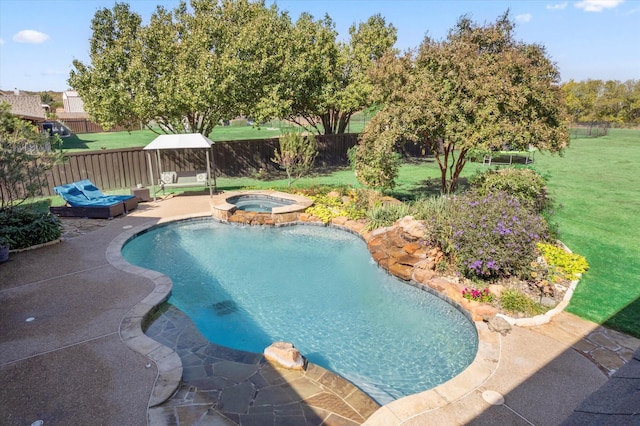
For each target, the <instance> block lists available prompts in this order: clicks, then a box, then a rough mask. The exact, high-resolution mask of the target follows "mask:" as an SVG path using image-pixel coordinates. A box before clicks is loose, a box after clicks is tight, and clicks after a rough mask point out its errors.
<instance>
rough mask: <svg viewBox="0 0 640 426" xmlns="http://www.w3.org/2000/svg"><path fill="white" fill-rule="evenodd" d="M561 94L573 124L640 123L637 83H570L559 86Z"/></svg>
mask: <svg viewBox="0 0 640 426" xmlns="http://www.w3.org/2000/svg"><path fill="white" fill-rule="evenodd" d="M562 92H563V93H564V97H565V99H566V102H567V109H568V111H569V114H570V115H571V119H572V120H573V121H574V122H576V123H578V122H589V121H608V122H612V123H618V124H638V123H640V80H627V81H625V82H620V81H614V80H608V81H602V80H587V81H573V80H569V81H568V82H566V83H564V84H563V85H562Z"/></svg>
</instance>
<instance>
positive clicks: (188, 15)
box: [69, 0, 396, 134]
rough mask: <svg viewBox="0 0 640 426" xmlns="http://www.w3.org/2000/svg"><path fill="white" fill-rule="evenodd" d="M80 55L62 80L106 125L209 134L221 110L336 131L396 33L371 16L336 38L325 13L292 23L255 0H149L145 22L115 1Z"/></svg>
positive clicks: (365, 93)
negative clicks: (164, 1) (168, 3)
mask: <svg viewBox="0 0 640 426" xmlns="http://www.w3.org/2000/svg"><path fill="white" fill-rule="evenodd" d="M92 30H93V36H92V38H91V43H90V58H91V63H90V64H84V63H82V62H80V61H77V60H76V61H74V62H73V65H74V67H75V69H74V70H73V71H72V72H71V75H70V78H69V84H70V85H71V87H73V88H74V89H76V90H77V91H78V93H79V94H80V96H81V97H82V99H83V100H84V104H85V108H86V110H87V112H88V113H89V114H90V115H91V117H92V118H93V119H95V120H96V121H97V122H99V123H100V124H102V125H103V126H104V127H106V128H110V127H113V126H115V125H124V126H129V127H131V126H133V125H135V124H138V123H143V124H145V125H149V124H150V123H153V124H155V125H158V126H159V127H160V129H161V130H162V131H163V132H165V133H184V132H200V133H203V134H209V133H210V132H211V131H212V130H213V128H214V126H215V125H216V124H217V123H218V122H219V121H220V120H222V119H229V118H233V117H236V116H238V115H251V116H254V117H255V118H257V119H258V120H260V119H268V118H274V117H277V118H288V119H290V120H292V121H295V122H297V123H299V124H302V125H305V126H306V125H310V126H312V127H314V128H315V129H316V130H317V132H318V133H322V132H324V133H326V134H332V133H343V132H344V131H345V129H346V128H347V124H348V122H349V119H350V118H351V115H352V114H353V113H354V112H356V111H359V110H361V109H363V108H366V107H368V106H369V105H370V103H371V101H372V98H371V94H372V84H371V81H370V79H369V77H368V74H367V71H368V70H369V69H370V68H371V67H372V65H373V63H374V62H375V61H376V60H377V59H378V58H380V57H381V56H382V55H383V53H384V52H386V51H387V50H389V49H390V48H391V47H392V46H393V44H394V43H395V40H396V29H395V28H394V27H393V26H392V25H390V24H389V25H387V23H386V22H385V20H384V19H383V18H382V17H380V16H379V15H376V16H373V17H371V18H369V20H368V21H367V22H365V23H360V24H359V25H358V26H357V27H356V26H355V25H354V26H352V27H351V28H350V30H349V33H350V35H351V38H350V41H349V42H348V43H338V42H337V41H336V36H337V33H336V32H335V29H334V25H333V22H332V21H331V19H330V18H329V17H328V16H325V18H324V19H322V20H319V21H314V19H313V17H311V16H310V15H309V14H306V13H304V14H302V15H301V16H300V18H299V19H298V21H297V22H296V23H295V25H294V24H293V23H292V22H291V19H290V18H289V16H288V14H287V13H283V12H280V11H279V10H278V8H277V6H275V5H273V6H271V7H266V6H265V3H264V0H261V1H250V0H222V1H218V0H191V2H190V4H189V6H187V4H186V3H185V2H181V3H180V5H179V6H178V7H177V8H176V9H175V10H173V11H167V10H166V9H165V8H163V7H162V6H158V7H157V9H156V11H155V13H154V14H153V15H152V17H151V20H150V22H149V24H148V25H142V19H141V17H140V16H139V15H138V14H136V13H134V12H132V11H131V10H130V7H129V5H127V4H125V3H116V5H115V6H114V7H113V9H107V8H105V9H101V10H99V11H98V12H97V13H96V14H95V16H94V18H93V21H92Z"/></svg>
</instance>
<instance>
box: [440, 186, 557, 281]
mask: <svg viewBox="0 0 640 426" xmlns="http://www.w3.org/2000/svg"><path fill="white" fill-rule="evenodd" d="M451 203H452V205H451V209H450V210H449V211H450V213H451V215H452V218H451V223H452V225H451V232H452V236H451V238H452V243H453V249H454V253H455V256H456V263H457V264H458V268H459V269H460V271H461V272H462V273H464V274H465V275H467V276H470V277H474V276H475V277H479V278H484V279H490V278H498V277H508V276H512V275H516V276H521V275H526V274H527V273H528V267H529V264H530V263H531V262H532V261H533V260H535V256H536V254H535V248H536V247H535V245H536V243H537V242H539V241H542V240H544V239H545V238H546V236H547V229H546V223H545V221H544V220H543V219H542V218H541V217H540V216H539V215H537V214H535V213H534V212H532V211H531V210H529V209H528V208H525V207H523V206H522V204H521V203H520V202H519V201H518V200H517V199H516V198H515V197H513V196H511V195H509V194H507V193H505V192H491V193H488V194H486V195H482V194H479V193H476V192H468V193H465V194H463V195H460V196H457V197H453V198H452V199H451Z"/></svg>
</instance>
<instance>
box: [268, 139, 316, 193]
mask: <svg viewBox="0 0 640 426" xmlns="http://www.w3.org/2000/svg"><path fill="white" fill-rule="evenodd" d="M317 155H318V143H317V142H316V138H315V137H313V136H304V135H302V134H300V133H297V132H289V133H285V134H284V135H283V136H281V137H280V146H279V148H278V149H276V150H275V151H274V157H273V158H272V159H271V161H273V162H275V163H277V164H278V165H280V167H282V168H283V169H284V170H285V172H287V179H288V181H289V186H291V183H292V182H294V181H296V180H298V179H300V178H301V177H302V176H304V175H305V174H306V173H308V172H309V171H310V170H311V168H312V167H313V162H314V160H315V159H316V156H317Z"/></svg>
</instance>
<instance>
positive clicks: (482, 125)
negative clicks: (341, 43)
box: [356, 12, 569, 194]
mask: <svg viewBox="0 0 640 426" xmlns="http://www.w3.org/2000/svg"><path fill="white" fill-rule="evenodd" d="M513 28H514V24H513V23H512V22H511V21H510V19H509V16H508V12H507V13H505V14H504V15H503V16H501V17H500V18H498V19H497V20H496V22H495V23H493V24H490V25H486V26H483V27H481V26H477V25H476V24H474V23H473V22H471V21H470V20H469V19H468V18H467V17H462V18H460V19H459V20H458V23H457V25H456V26H455V27H454V28H453V29H452V30H451V31H450V32H449V34H448V36H447V38H446V39H445V40H444V41H435V40H432V39H430V38H429V37H426V38H425V40H424V41H423V43H422V44H421V46H420V48H419V50H418V52H417V54H416V55H413V54H411V53H409V54H407V55H405V56H404V57H401V58H390V57H387V58H385V59H384V60H382V61H380V66H382V67H385V70H388V72H384V70H383V71H377V72H376V73H375V75H377V76H383V77H382V78H380V77H379V80H377V82H378V84H382V85H385V86H386V87H389V89H386V90H387V93H386V97H387V102H386V104H385V106H384V108H383V109H382V110H381V111H380V112H379V113H378V114H379V117H376V120H375V123H373V122H371V123H369V125H368V126H367V129H366V130H365V132H364V133H365V134H364V135H363V137H362V139H361V141H360V146H359V147H358V155H357V156H356V172H357V173H359V178H360V177H361V176H362V174H361V173H360V172H361V171H362V170H363V168H364V167H369V166H367V165H366V161H365V160H366V156H365V155H364V153H365V152H366V151H367V150H368V149H367V148H366V147H365V145H367V144H376V143H378V140H382V141H383V142H382V144H383V145H384V146H385V147H386V148H385V149H384V150H379V154H378V156H379V157H385V156H387V157H388V156H391V155H392V153H393V151H392V148H393V144H391V143H390V141H391V140H393V141H395V142H403V141H414V142H418V141H420V142H422V141H424V142H427V143H428V144H429V145H430V147H431V151H432V152H433V154H434V156H435V159H436V162H437V163H438V166H439V167H440V175H441V176H440V180H441V191H442V193H443V194H444V193H451V192H453V191H454V190H455V189H456V186H457V183H458V179H459V176H460V173H461V172H462V170H463V168H464V166H465V164H466V161H467V154H468V152H469V150H471V149H481V150H487V151H490V150H495V149H498V150H499V149H503V148H504V147H506V146H509V147H510V148H511V149H525V148H528V147H529V146H532V147H536V148H538V149H545V150H548V151H550V152H560V151H561V150H562V148H563V147H565V146H566V145H567V144H568V142H569V134H568V130H567V122H566V113H565V110H564V104H563V100H562V97H561V92H560V87H559V85H558V82H559V73H558V70H557V69H556V67H555V65H554V64H553V63H552V62H551V61H550V60H549V59H548V58H547V57H546V52H545V49H544V48H543V47H542V46H539V45H535V44H525V43H522V42H518V41H515V40H514V38H513ZM369 151H370V150H369ZM363 182H364V183H368V182H367V181H366V180H365V181H363Z"/></svg>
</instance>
